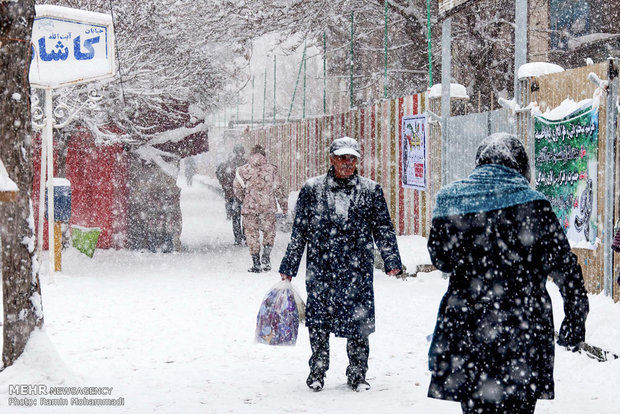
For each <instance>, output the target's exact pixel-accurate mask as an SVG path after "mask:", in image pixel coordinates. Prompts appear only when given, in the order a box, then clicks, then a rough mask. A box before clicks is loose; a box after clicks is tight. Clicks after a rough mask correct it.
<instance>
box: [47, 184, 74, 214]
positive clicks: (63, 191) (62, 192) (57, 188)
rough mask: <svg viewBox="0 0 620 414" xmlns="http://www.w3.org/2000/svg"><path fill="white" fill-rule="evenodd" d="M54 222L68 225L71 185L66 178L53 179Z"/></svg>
mask: <svg viewBox="0 0 620 414" xmlns="http://www.w3.org/2000/svg"><path fill="white" fill-rule="evenodd" d="M53 183H54V221H61V222H63V223H68V222H69V219H70V218H71V183H70V182H69V180H67V179H66V178H58V177H56V178H54V181H53ZM47 204H48V203H47V186H46V187H45V219H46V220H48V218H47Z"/></svg>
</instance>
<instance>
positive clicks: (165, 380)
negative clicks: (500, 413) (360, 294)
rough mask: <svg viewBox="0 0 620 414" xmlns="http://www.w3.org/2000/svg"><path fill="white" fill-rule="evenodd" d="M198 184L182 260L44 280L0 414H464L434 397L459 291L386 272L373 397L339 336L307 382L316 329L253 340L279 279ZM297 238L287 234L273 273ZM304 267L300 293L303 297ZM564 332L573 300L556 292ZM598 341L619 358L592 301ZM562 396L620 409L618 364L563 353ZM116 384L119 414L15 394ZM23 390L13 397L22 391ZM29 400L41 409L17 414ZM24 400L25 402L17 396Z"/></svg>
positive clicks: (118, 261) (570, 408)
mask: <svg viewBox="0 0 620 414" xmlns="http://www.w3.org/2000/svg"><path fill="white" fill-rule="evenodd" d="M212 184H213V181H212V180H209V179H208V178H206V177H197V179H196V180H195V181H194V186H193V187H191V188H187V187H185V182H184V180H179V185H182V186H183V187H182V188H183V190H182V210H183V234H182V242H183V243H184V245H185V247H186V249H185V251H183V252H179V253H173V254H154V253H149V252H133V251H114V250H97V251H96V253H95V255H94V257H93V258H92V259H89V258H88V257H86V256H85V255H82V254H81V253H79V252H77V251H75V250H73V249H70V250H69V251H67V252H65V253H64V255H63V271H62V272H61V273H59V274H58V275H57V276H56V282H55V283H54V284H49V282H48V281H49V277H48V275H47V265H45V267H44V270H43V271H42V274H41V279H42V285H43V288H42V291H43V292H42V293H43V305H44V312H45V328H44V330H43V331H41V332H35V333H34V334H33V337H32V339H31V340H30V342H29V344H28V347H27V349H26V352H25V353H24V355H23V356H22V357H21V358H20V359H19V360H18V361H17V362H16V363H15V364H14V365H13V366H11V367H9V368H7V369H6V370H5V371H3V372H2V373H0V412H1V413H3V414H9V413H39V412H44V413H48V412H50V413H88V414H91V413H209V414H211V413H216V414H219V413H252V414H255V413H258V414H260V413H275V412H279V413H305V412H308V413H313V414H319V413H339V414H341V413H356V414H358V413H393V414H396V413H437V414H440V413H446V414H448V413H459V412H460V407H459V405H458V404H457V403H452V402H445V401H437V400H432V399H429V398H427V397H426V390H427V387H428V382H429V373H428V371H427V359H426V353H427V349H428V342H427V339H426V337H427V336H428V335H429V334H431V333H432V330H433V326H434V322H435V315H436V311H437V307H438V305H439V301H440V299H441V296H442V295H443V293H444V290H445V288H446V284H447V281H446V280H445V279H443V278H442V276H441V274H440V273H439V272H432V273H424V274H420V275H419V276H418V277H417V278H409V279H407V280H404V281H403V280H400V279H396V278H389V277H387V276H386V275H384V274H382V273H380V272H376V274H375V292H376V312H377V332H376V333H374V334H373V335H371V337H370V345H371V354H370V361H369V365H370V366H369V371H368V380H369V382H370V383H371V384H372V389H371V390H370V391H368V392H365V393H355V392H353V391H350V390H349V389H348V388H347V386H346V376H345V368H346V365H347V357H346V352H345V340H343V339H335V338H333V337H332V340H331V356H332V362H331V367H330V370H329V372H328V376H327V380H326V384H325V389H324V390H323V391H322V392H320V393H316V392H312V391H310V390H309V389H308V388H307V387H306V385H305V379H306V376H307V373H308V372H307V371H308V365H307V361H308V358H309V356H310V346H309V343H308V333H307V331H306V330H305V329H300V334H299V338H298V341H297V345H296V346H294V347H270V346H267V345H262V344H255V343H254V337H253V335H254V328H255V323H256V314H257V311H258V308H259V305H260V302H261V300H262V298H263V296H264V295H265V293H266V292H267V291H268V290H269V289H270V288H271V286H273V285H274V284H275V283H276V282H278V281H279V275H278V274H277V273H276V272H275V271H272V272H269V273H262V274H251V273H248V272H247V271H246V269H247V267H249V264H250V263H249V262H250V259H249V254H248V252H247V248H243V247H233V246H232V241H233V237H232V230H231V223H230V222H229V221H226V220H225V213H224V202H223V200H222V199H221V197H220V196H219V195H217V194H216V192H214V191H212V189H211V187H210V185H212ZM288 236H289V235H288V234H286V233H278V235H277V237H276V245H275V248H274V253H273V262H274V265H275V267H276V268H277V265H278V264H279V260H280V259H281V258H282V255H283V252H284V249H285V247H286V243H287V241H288ZM399 246H400V249H401V254H402V256H403V261H404V263H405V264H406V265H407V267H408V268H409V269H414V268H415V265H416V264H420V263H426V262H428V254H427V252H426V241H425V239H423V238H421V237H413V236H409V237H399ZM303 276H304V273H303V271H302V272H301V274H300V277H297V278H296V279H294V280H293V284H294V285H295V286H296V287H297V288H298V290H299V291H300V292H301V294H302V296H303V297H305V287H304V283H303ZM549 290H550V291H551V294H552V298H553V300H554V310H555V320H556V325H558V326H559V322H560V320H561V318H562V302H561V298H560V296H559V294H558V291H557V289H555V287H554V285H552V284H550V286H549ZM590 305H591V311H590V317H589V318H588V325H587V329H588V332H587V340H588V341H589V342H591V343H593V344H597V345H599V346H601V347H603V348H607V349H610V350H614V351H615V352H616V353H620V304H614V303H613V302H612V301H611V299H609V298H607V297H604V296H602V295H599V296H591V297H590ZM555 366H556V368H555V378H556V395H557V396H556V399H555V400H553V401H541V402H539V403H538V406H537V408H538V409H537V413H562V414H570V413H580V414H581V413H599V414H606V413H609V414H612V413H617V412H619V411H620V392H618V391H619V390H618V385H619V384H620V360H616V361H612V362H604V363H599V362H597V361H594V360H592V359H589V358H587V357H585V356H584V355H579V354H573V353H569V352H567V351H565V350H563V349H560V348H557V350H556V365H555ZM17 384H29V385H30V384H39V385H43V386H44V387H47V390H48V392H49V391H50V390H51V387H56V386H64V387H112V389H111V390H110V389H109V388H103V389H100V390H98V391H101V392H110V393H109V395H98V396H94V395H86V396H84V395H75V394H74V395H68V396H65V398H67V401H68V403H69V404H70V402H71V400H70V399H71V397H73V398H76V397H77V398H83V397H87V398H110V399H120V398H122V399H123V400H118V401H122V402H123V405H122V406H118V407H91V406H75V405H73V406H72V405H68V406H64V407H51V406H44V407H42V406H40V402H41V397H45V398H49V399H52V398H57V396H53V395H47V396H46V395H26V396H24V395H15V394H14V393H13V394H11V386H13V385H17ZM12 391H13V392H14V391H15V390H14V389H13V390H12ZM11 398H18V399H19V400H21V401H22V402H23V401H24V398H29V399H31V400H35V401H36V402H37V404H38V405H37V406H36V407H30V408H26V407H18V406H15V405H9V402H10V401H11V400H10V399H11ZM13 401H14V400H13Z"/></svg>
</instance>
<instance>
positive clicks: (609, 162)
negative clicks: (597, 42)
mask: <svg viewBox="0 0 620 414" xmlns="http://www.w3.org/2000/svg"><path fill="white" fill-rule="evenodd" d="M608 63H609V69H608V72H607V74H608V76H607V79H608V82H609V84H608V85H609V86H608V90H607V115H606V118H607V126H606V127H607V131H606V134H607V137H606V140H607V142H606V143H605V225H604V227H603V246H604V247H605V249H604V253H603V260H604V261H605V263H604V267H603V272H604V273H603V275H604V279H605V283H604V292H605V295H606V296H612V295H613V288H614V286H613V252H612V251H611V243H612V239H613V237H614V234H613V229H614V199H615V197H614V181H615V177H614V172H615V171H616V169H615V153H616V148H615V147H616V136H617V134H618V131H617V130H616V125H617V124H616V123H617V122H618V107H617V102H618V59H615V58H609V60H608Z"/></svg>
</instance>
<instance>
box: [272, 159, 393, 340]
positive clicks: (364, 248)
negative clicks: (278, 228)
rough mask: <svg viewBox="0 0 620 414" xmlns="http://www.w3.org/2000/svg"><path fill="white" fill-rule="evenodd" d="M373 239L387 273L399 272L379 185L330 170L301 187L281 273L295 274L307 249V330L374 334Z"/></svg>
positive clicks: (339, 334) (385, 206)
mask: <svg viewBox="0 0 620 414" xmlns="http://www.w3.org/2000/svg"><path fill="white" fill-rule="evenodd" d="M339 193H340V195H341V196H345V197H340V198H339V199H340V200H342V199H345V200H350V205H349V206H348V217H347V219H346V220H344V219H342V217H341V216H338V214H336V211H335V207H334V201H333V200H334V199H335V198H338V197H337V196H336V195H337V194H339ZM330 200H331V201H330ZM347 203H348V201H347ZM373 241H374V243H376V244H377V247H378V248H379V251H380V252H381V256H382V257H383V260H384V262H385V271H386V272H389V271H391V270H394V269H401V268H402V265H401V261H400V255H399V252H398V246H397V243H396V234H395V232H394V227H393V225H392V222H391V221H390V215H389V211H388V208H387V204H386V202H385V197H384V195H383V190H382V189H381V186H380V185H379V184H377V183H376V182H374V181H372V180H369V179H367V178H364V177H361V176H359V175H358V174H357V172H355V174H354V175H353V176H352V177H351V178H350V179H348V180H336V179H335V178H334V175H333V168H332V169H330V171H329V172H328V174H326V175H322V176H319V177H315V178H312V179H310V180H308V181H307V182H306V183H305V184H304V186H303V188H302V189H301V191H300V193H299V197H298V199H297V205H296V208H295V221H294V224H293V230H292V234H291V241H290V243H289V245H288V248H287V250H286V254H285V256H284V258H283V259H282V263H281V265H280V273H283V274H286V275H289V276H295V275H296V274H297V270H298V268H299V263H300V261H301V258H302V255H303V253H304V249H305V247H306V246H307V247H308V251H307V263H306V290H307V293H308V300H307V305H306V325H307V326H309V327H324V328H327V329H329V330H330V331H331V332H333V333H335V334H336V335H337V336H340V337H346V338H350V337H356V336H367V335H368V334H370V333H372V332H374V330H375V304H374V290H373V271H374V243H373Z"/></svg>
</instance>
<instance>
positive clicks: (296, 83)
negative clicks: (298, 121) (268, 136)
mask: <svg viewBox="0 0 620 414" xmlns="http://www.w3.org/2000/svg"><path fill="white" fill-rule="evenodd" d="M305 55H306V49H304V53H303V55H302V57H301V61H300V62H299V69H298V70H297V79H296V80H295V89H294V90H293V97H292V98H291V105H290V106H289V108H288V115H287V116H286V122H288V120H289V119H290V117H291V112H292V111H293V104H294V103H295V95H297V85H299V76H300V75H301V67H302V65H303V63H304V56H305ZM304 76H305V75H304ZM305 84H306V82H305V78H304V88H305ZM305 99H306V90H305V89H304V117H305V112H306V108H305Z"/></svg>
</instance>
